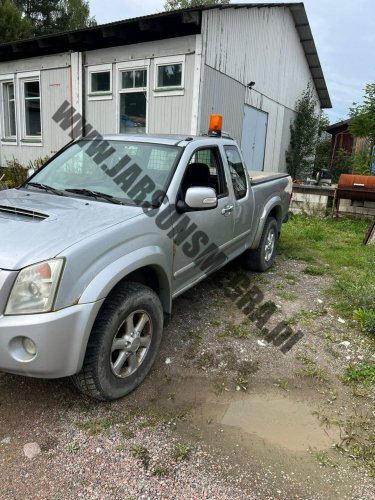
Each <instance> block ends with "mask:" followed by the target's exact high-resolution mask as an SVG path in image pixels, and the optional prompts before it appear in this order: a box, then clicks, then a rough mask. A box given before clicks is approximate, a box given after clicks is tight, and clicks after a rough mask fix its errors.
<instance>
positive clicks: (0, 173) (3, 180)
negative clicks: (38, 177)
mask: <svg viewBox="0 0 375 500" xmlns="http://www.w3.org/2000/svg"><path fill="white" fill-rule="evenodd" d="M48 159H49V157H48V156H46V157H44V158H37V159H36V160H34V161H30V162H29V165H28V166H27V167H25V166H24V165H22V164H21V163H20V162H19V161H18V160H16V159H15V158H13V160H8V161H7V162H6V167H0V186H1V187H6V188H8V189H10V188H14V187H17V186H20V185H21V184H23V183H24V182H25V181H26V179H27V172H28V170H29V169H30V168H33V169H35V170H38V169H39V168H40V167H41V166H42V165H44V163H45V162H46V161H47V160H48Z"/></svg>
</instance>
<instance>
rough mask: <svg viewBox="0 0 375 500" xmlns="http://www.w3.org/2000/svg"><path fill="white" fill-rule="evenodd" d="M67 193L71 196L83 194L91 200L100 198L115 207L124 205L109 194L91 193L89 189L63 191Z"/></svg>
mask: <svg viewBox="0 0 375 500" xmlns="http://www.w3.org/2000/svg"><path fill="white" fill-rule="evenodd" d="M65 191H66V192H67V193H73V194H83V195H84V196H90V197H91V198H95V199H98V198H102V199H103V200H106V201H109V202H110V203H114V204H116V205H124V203H123V202H122V201H120V200H119V199H117V198H115V197H114V196H111V195H110V194H106V193H100V192H99V191H92V190H91V189H78V188H77V189H65Z"/></svg>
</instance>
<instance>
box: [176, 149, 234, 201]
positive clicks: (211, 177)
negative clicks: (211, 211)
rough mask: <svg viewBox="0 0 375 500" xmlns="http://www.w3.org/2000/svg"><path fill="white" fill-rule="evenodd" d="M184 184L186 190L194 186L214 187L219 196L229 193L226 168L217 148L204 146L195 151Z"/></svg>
mask: <svg viewBox="0 0 375 500" xmlns="http://www.w3.org/2000/svg"><path fill="white" fill-rule="evenodd" d="M183 185H184V186H185V190H186V189H187V188H188V187H194V186H203V187H212V188H213V189H215V191H216V194H217V196H218V198H219V197H221V196H225V195H226V194H227V193H228V189H227V183H226V181H225V174H224V169H223V165H222V163H221V159H220V153H219V151H218V149H217V148H212V147H211V148H203V149H198V150H197V151H195V153H194V154H193V156H192V157H191V159H190V161H189V165H188V166H187V169H186V172H185V176H184V180H183Z"/></svg>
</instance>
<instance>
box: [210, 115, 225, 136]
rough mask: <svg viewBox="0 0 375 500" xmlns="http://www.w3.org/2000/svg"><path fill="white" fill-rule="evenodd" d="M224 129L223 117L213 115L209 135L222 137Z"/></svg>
mask: <svg viewBox="0 0 375 500" xmlns="http://www.w3.org/2000/svg"><path fill="white" fill-rule="evenodd" d="M222 128H223V117H222V116H221V115H211V116H210V125H209V127H208V135H213V136H215V137H221V130H222Z"/></svg>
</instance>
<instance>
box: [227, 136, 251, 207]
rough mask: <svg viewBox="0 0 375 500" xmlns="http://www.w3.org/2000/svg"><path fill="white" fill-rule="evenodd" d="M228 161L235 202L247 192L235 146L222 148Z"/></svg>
mask: <svg viewBox="0 0 375 500" xmlns="http://www.w3.org/2000/svg"><path fill="white" fill-rule="evenodd" d="M224 150H225V154H226V157H227V161H228V166H229V171H230V175H231V178H232V184H233V189H234V194H235V197H236V199H237V200H239V199H241V198H244V197H245V196H246V192H247V182H246V173H245V169H244V166H243V163H242V160H241V157H240V154H239V152H238V149H237V148H236V147H235V146H224Z"/></svg>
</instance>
